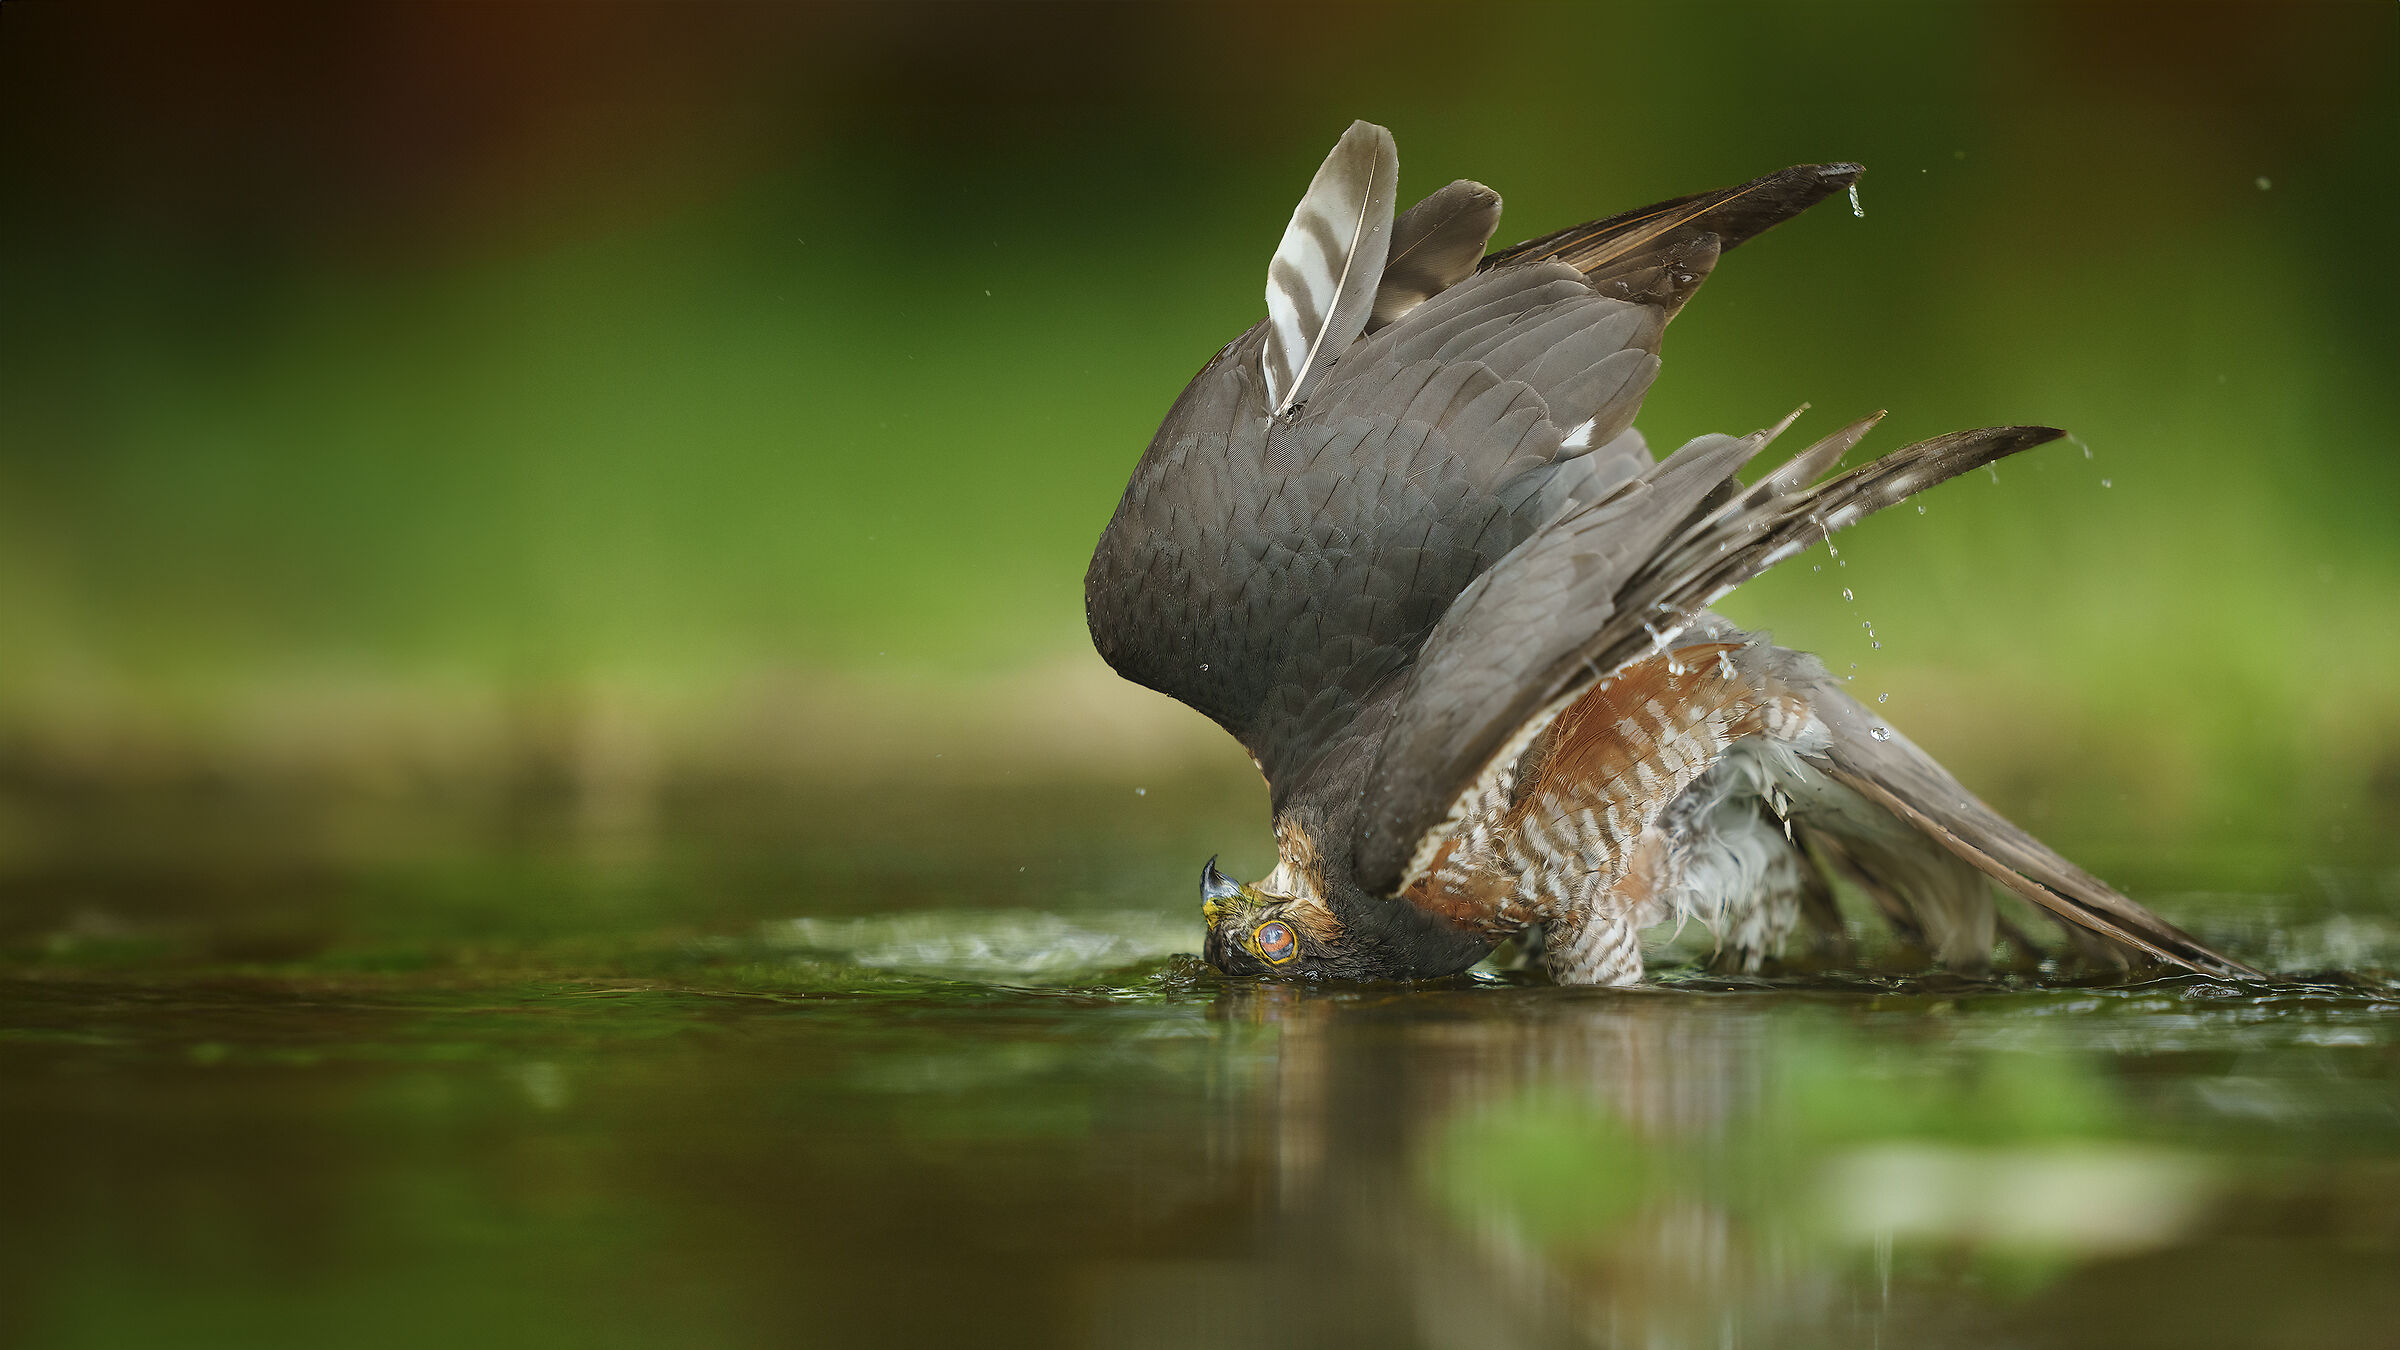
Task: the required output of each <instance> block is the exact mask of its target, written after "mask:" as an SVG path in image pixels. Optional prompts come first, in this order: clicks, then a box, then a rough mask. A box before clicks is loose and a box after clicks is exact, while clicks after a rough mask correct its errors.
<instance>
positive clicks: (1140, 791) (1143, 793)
mask: <svg viewBox="0 0 2400 1350" xmlns="http://www.w3.org/2000/svg"><path fill="white" fill-rule="evenodd" d="M1133 795H1134V796H1136V797H1147V796H1149V795H1150V789H1148V788H1135V789H1134V790H1133Z"/></svg>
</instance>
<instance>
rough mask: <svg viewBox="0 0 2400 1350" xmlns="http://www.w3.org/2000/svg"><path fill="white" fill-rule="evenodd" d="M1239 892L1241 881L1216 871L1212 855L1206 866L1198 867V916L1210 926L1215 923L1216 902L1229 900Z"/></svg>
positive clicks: (1213, 925) (1215, 861)
mask: <svg viewBox="0 0 2400 1350" xmlns="http://www.w3.org/2000/svg"><path fill="white" fill-rule="evenodd" d="M1241 893H1242V887H1241V883H1240V882H1237V881H1235V880H1234V879H1233V878H1231V877H1229V876H1227V875H1225V874H1224V873H1223V872H1220V871H1218V870H1217V860H1216V859H1215V858H1214V857H1211V858H1210V859H1209V860H1208V865H1207V866H1206V867H1203V868H1201V869H1200V917H1201V918H1202V919H1205V920H1207V922H1208V925H1209V926H1210V927H1212V928H1213V927H1215V926H1216V923H1217V914H1218V909H1217V903H1218V902H1219V901H1221V900H1231V899H1232V898H1234V897H1235V896H1237V895H1240V894H1241Z"/></svg>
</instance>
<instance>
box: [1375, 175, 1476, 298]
mask: <svg viewBox="0 0 2400 1350" xmlns="http://www.w3.org/2000/svg"><path fill="white" fill-rule="evenodd" d="M1499 225H1500V194H1499V193H1497V192H1494V191H1492V190H1491V189H1490V188H1488V187H1485V186H1484V185H1483V184H1481V183H1476V182H1470V181H1468V180H1467V179H1464V178H1461V179H1459V180H1458V181H1457V182H1455V183H1452V184H1450V185H1449V186H1448V187H1445V188H1443V189H1442V190H1441V191H1439V192H1436V193H1434V194H1433V195H1432V196H1430V197H1427V198H1426V199H1425V200H1423V201H1421V202H1418V203H1417V204H1416V205H1415V206H1412V207H1410V208H1408V209H1407V210H1405V211H1403V212H1401V213H1400V217H1399V219H1397V220H1394V221H1393V222H1392V249H1391V256H1390V258H1389V260H1388V261H1386V262H1385V263H1384V266H1383V280H1382V282H1381V283H1380V284H1379V285H1378V286H1377V287H1376V289H1375V308H1374V311H1373V312H1372V313H1371V314H1369V315H1368V316H1367V328H1366V331H1367V332H1369V333H1373V332H1375V331H1377V330H1378V329H1381V328H1383V327H1385V326H1386V325H1388V324H1390V323H1391V322H1392V321H1393V320H1395V319H1397V318H1399V317H1400V316H1401V315H1403V314H1406V313H1407V312H1409V311H1410V310H1412V309H1415V308H1416V307H1417V306H1418V305H1421V304H1423V303H1424V302H1425V301H1427V300H1430V299H1432V298H1433V297H1434V296H1437V295H1440V294H1441V293H1442V292H1444V291H1446V290H1448V289H1450V288H1451V287H1453V286H1455V285H1457V284H1458V283H1460V282H1462V281H1465V280H1466V279H1467V278H1468V277H1471V276H1473V275H1475V264H1477V263H1478V262H1481V261H1482V260H1483V248H1484V245H1486V244H1489V243H1490V242H1492V231H1493V230H1495V229H1497V228H1499Z"/></svg>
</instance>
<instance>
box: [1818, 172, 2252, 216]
mask: <svg viewBox="0 0 2400 1350" xmlns="http://www.w3.org/2000/svg"><path fill="white" fill-rule="evenodd" d="M2258 185H2259V186H2260V187H2262V188H2263V187H2265V186H2266V185H2267V180H2266V179H2264V178H2261V179H2259V180H2258ZM1850 214H1851V215H1854V216H1856V217H1858V218H1859V219H1860V220H1865V219H1866V218H1867V208H1866V207H1864V206H1861V205H1859V201H1858V184H1856V183H1852V184H1851V185H1850Z"/></svg>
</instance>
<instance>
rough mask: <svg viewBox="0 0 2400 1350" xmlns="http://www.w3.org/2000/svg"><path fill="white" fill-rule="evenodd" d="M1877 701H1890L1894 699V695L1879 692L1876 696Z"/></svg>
mask: <svg viewBox="0 0 2400 1350" xmlns="http://www.w3.org/2000/svg"><path fill="white" fill-rule="evenodd" d="M1875 701H1876V702H1877V703H1889V702H1891V701H1892V696H1891V695H1890V694H1877V695H1876V696H1875Z"/></svg>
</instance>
